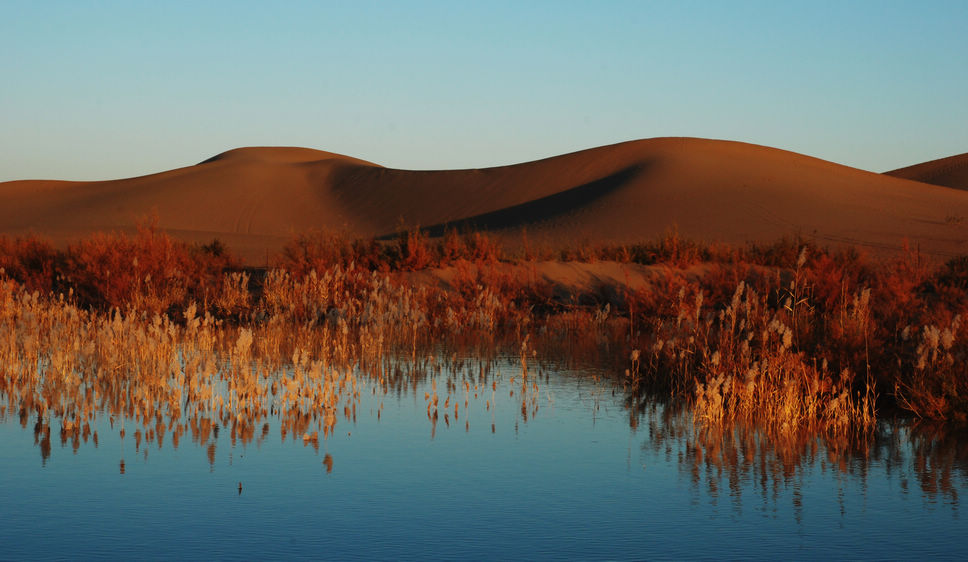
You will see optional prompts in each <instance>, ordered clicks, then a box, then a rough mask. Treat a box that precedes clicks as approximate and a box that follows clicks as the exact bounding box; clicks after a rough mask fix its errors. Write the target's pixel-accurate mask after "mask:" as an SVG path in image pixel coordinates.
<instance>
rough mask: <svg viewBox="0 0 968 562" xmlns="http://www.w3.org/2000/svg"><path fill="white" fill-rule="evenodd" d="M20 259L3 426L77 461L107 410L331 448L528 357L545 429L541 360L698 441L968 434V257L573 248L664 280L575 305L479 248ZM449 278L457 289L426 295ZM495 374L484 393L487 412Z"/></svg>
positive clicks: (102, 247) (404, 244)
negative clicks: (567, 368) (456, 381)
mask: <svg viewBox="0 0 968 562" xmlns="http://www.w3.org/2000/svg"><path fill="white" fill-rule="evenodd" d="M0 250H2V251H0V375H2V377H0V395H2V398H3V399H4V401H5V402H6V407H5V411H9V412H15V413H16V414H17V415H19V417H20V420H21V423H23V424H24V425H26V424H27V423H28V421H29V420H36V421H35V429H36V431H37V432H38V435H41V436H42V435H49V432H50V427H51V426H52V425H56V424H58V423H59V424H60V433H61V437H62V440H65V439H66V440H73V442H74V443H75V444H76V443H77V441H78V439H80V440H86V439H87V438H88V437H89V436H92V435H90V430H89V427H90V421H91V420H92V419H93V417H94V416H97V415H100V414H99V413H103V415H106V416H108V417H109V418H110V419H111V420H115V421H117V422H118V423H120V424H122V425H121V428H120V429H119V431H121V432H124V431H125V430H126V428H125V427H124V426H123V423H124V421H125V420H135V421H136V422H137V425H138V428H137V429H136V430H135V432H136V433H135V435H136V439H137V440H138V441H139V442H140V441H141V440H142V439H145V440H147V441H148V442H153V441H157V442H160V440H161V439H162V438H163V437H164V435H166V434H170V435H171V436H172V440H173V442H175V443H177V440H178V439H179V438H180V437H181V436H182V435H183V434H185V433H186V432H188V431H191V433H192V435H193V439H195V438H197V437H198V436H199V435H200V434H201V433H203V428H204V427H205V424H206V423H207V424H208V425H209V426H213V424H218V425H219V426H220V427H224V428H230V431H231V432H232V435H233V436H235V435H238V436H241V437H242V438H243V439H251V438H253V437H255V436H258V435H264V433H265V420H266V419H267V418H269V417H272V416H278V418H279V419H280V420H281V423H280V431H281V433H282V435H283V436H284V437H286V436H292V437H293V438H296V437H299V438H303V439H304V440H305V441H306V443H307V444H313V443H318V440H319V434H320V433H322V437H323V439H325V438H326V437H327V436H328V435H329V434H330V433H331V432H332V431H333V428H334V426H335V424H336V423H337V421H338V419H340V414H342V415H343V417H344V418H345V417H352V415H354V414H353V410H354V405H355V403H356V400H357V399H358V397H359V395H360V393H361V392H364V391H365V390H366V389H367V388H370V389H371V390H372V391H376V389H380V390H379V391H382V392H390V391H391V390H392V389H394V388H396V389H398V391H399V389H400V388H401V387H408V386H409V387H412V385H413V381H416V380H423V379H422V377H427V376H428V373H435V372H436V373H439V372H441V369H453V368H459V367H460V363H461V361H463V360H462V359H460V358H459V357H458V355H459V354H456V353H454V350H462V351H461V353H466V354H469V355H473V356H476V357H478V358H480V360H481V361H485V362H489V361H491V360H492V359H493V358H494V357H496V356H497V355H500V354H513V355H516V356H520V359H521V362H520V373H519V375H518V376H519V377H520V378H519V379H517V380H516V382H517V383H521V384H522V386H521V388H519V389H517V393H518V396H519V397H521V398H522V400H523V402H522V404H523V405H522V413H526V412H528V411H532V412H533V411H535V410H534V409H533V408H534V406H536V402H533V401H532V402H533V403H532V404H531V405H530V406H528V405H527V397H529V396H530V397H533V396H534V395H535V394H536V393H537V389H536V388H534V384H535V383H536V382H537V381H536V379H534V378H533V377H531V378H529V370H528V368H529V364H530V365H532V366H533V365H534V361H536V360H538V358H539V357H545V358H551V359H553V360H555V361H558V362H560V363H565V364H567V363H569V362H582V361H586V362H594V363H595V364H597V365H606V366H607V367H608V368H609V369H610V370H611V371H612V372H614V373H615V377H614V381H615V383H616V384H617V385H621V386H624V388H625V389H626V390H627V391H628V393H629V395H630V400H631V401H633V402H634V401H636V400H644V398H643V396H646V395H653V396H654V395H655V393H657V392H658V393H660V394H665V395H669V396H672V397H674V398H675V399H677V400H683V401H685V402H686V403H688V404H689V405H690V406H691V411H692V412H693V415H694V419H695V422H696V423H697V427H700V428H709V427H727V426H731V425H735V424H757V425H758V426H761V427H764V428H766V430H767V431H768V432H769V433H770V434H772V435H774V436H776V437H777V438H780V436H783V435H792V434H797V433H798V432H802V431H808V432H812V433H813V434H825V435H828V436H846V435H861V434H865V433H869V432H870V430H871V428H873V427H874V425H875V423H876V421H877V419H878V413H879V412H880V413H881V414H880V415H881V416H883V413H884V412H887V413H888V414H891V413H900V414H906V415H914V416H917V417H921V418H926V419H933V420H942V421H947V422H954V423H965V422H966V412H968V401H966V397H968V376H966V373H965V365H966V364H968V363H966V360H968V339H966V338H965V336H964V329H963V327H962V318H963V316H964V315H965V314H966V313H968V261H966V260H965V259H956V260H950V261H949V262H947V263H945V264H941V265H938V264H933V265H932V264H929V263H927V262H926V261H925V260H922V259H921V257H920V256H918V255H917V254H916V253H914V252H912V253H909V254H907V255H904V256H902V257H900V258H898V259H893V260H872V259H869V258H865V257H864V256H862V255H860V254H857V253H856V252H854V251H842V252H835V251H830V250H825V249H822V248H817V247H815V246H813V245H811V244H809V243H803V242H802V241H782V242H780V243H778V244H775V245H773V246H768V247H755V246H751V247H748V248H744V249H736V248H726V247H709V246H703V245H700V244H696V243H693V242H688V241H683V240H680V239H679V238H678V237H677V236H675V235H674V233H672V234H670V236H667V237H665V238H664V239H662V240H659V241H657V242H655V243H651V244H643V245H638V246H629V247H619V248H579V249H577V250H576V251H575V252H573V254H570V257H571V258H573V259H581V260H585V261H594V260H600V259H610V260H618V261H622V262H625V263H630V264H631V263H635V264H639V265H646V266H648V267H650V268H653V271H655V272H657V275H655V276H654V280H653V281H652V283H651V284H650V285H649V286H648V287H645V288H639V289H633V288H631V287H623V288H619V290H618V291H616V292H615V294H617V295H618V298H608V297H606V296H603V295H604V293H601V292H598V293H596V292H594V291H592V292H589V293H588V294H584V295H570V296H567V295H566V296H561V295H555V294H554V292H553V291H552V290H551V289H550V287H549V286H548V285H547V284H546V283H543V282H539V281H537V280H536V279H535V278H534V277H533V276H527V275H525V276H522V275H521V274H520V273H513V272H515V271H518V272H520V269H518V270H515V269H513V268H510V267H508V266H509V264H510V262H512V261H515V260H516V263H520V262H521V260H522V259H524V260H528V259H531V260H536V259H538V258H537V257H536V256H533V255H532V256H530V257H529V256H524V257H522V256H517V257H513V256H509V255H508V254H506V253H503V251H502V250H501V247H500V245H499V244H497V243H496V242H495V241H493V240H492V239H490V238H488V237H487V236H486V235H484V234H481V233H471V234H467V235H458V234H457V233H454V232H451V233H448V234H447V236H445V237H444V238H442V239H439V240H433V239H429V238H427V237H426V236H424V235H423V234H422V233H420V231H416V230H415V231H411V232H408V233H404V234H403V235H401V236H400V238H399V239H398V240H396V241H383V242H381V241H353V242H348V241H346V240H345V239H344V238H341V237H339V236H331V235H326V236H323V235H319V234H313V235H303V236H300V237H297V238H296V239H294V241H293V242H292V243H291V244H290V246H289V247H287V249H286V251H285V252H284V253H283V254H282V255H281V256H280V257H279V259H278V260H277V262H276V266H275V267H274V268H271V269H268V270H257V269H245V268H241V267H240V266H239V265H238V263H237V262H236V261H235V260H234V259H233V258H232V257H231V256H230V255H228V253H227V252H226V251H225V249H224V248H223V247H222V246H221V245H220V244H218V243H217V242H213V243H212V244H210V245H207V246H204V247H192V246H188V245H185V244H182V243H179V242H176V241H174V240H173V239H171V238H169V237H168V236H167V235H165V234H164V233H161V232H158V231H157V230H156V229H152V228H144V229H142V231H141V232H140V233H139V234H138V235H137V236H134V237H128V236H124V235H98V236H95V237H92V238H91V239H89V240H84V241H81V242H79V243H77V244H75V245H72V246H70V247H69V248H67V249H66V250H55V249H54V248H53V247H52V246H50V245H49V244H45V243H44V242H42V241H39V240H36V239H21V240H9V239H0ZM557 257H558V258H560V257H562V256H557ZM565 257H569V256H565ZM530 263H536V262H535V261H531V262H530ZM444 266H446V267H449V268H452V270H453V271H454V272H455V273H454V275H453V279H452V282H451V283H450V286H448V287H442V286H439V285H436V284H433V283H427V282H424V281H421V277H420V273H421V272H422V271H424V270H427V269H429V268H439V267H444ZM529 358H530V359H529ZM529 361H531V363H529ZM478 379H479V377H478ZM478 379H474V380H473V384H471V380H468V381H467V384H468V386H465V388H464V392H465V394H467V393H470V392H471V389H472V388H473V389H474V390H475V392H476V394H477V395H478V396H480V395H481V393H482V392H483V390H482V388H483V387H482V385H483V384H484V383H483V382H482V381H481V380H478ZM521 381H524V382H521ZM455 388H456V387H455ZM448 390H450V391H451V392H450V394H451V395H452V394H454V389H452V388H450V386H449V385H448ZM492 390H493V391H495V392H496V389H492ZM451 398H453V397H452V396H451ZM426 400H427V403H428V418H429V419H430V420H431V422H432V423H433V424H434V427H436V425H435V424H436V420H438V419H440V418H441V417H442V416H441V413H444V414H445V416H444V421H445V423H446V424H447V425H450V422H451V420H452V419H453V420H456V418H457V415H458V412H457V411H456V410H451V406H452V405H453V404H452V402H451V401H449V400H448V396H447V395H444V396H443V397H442V396H441V395H440V394H438V393H437V392H436V389H434V390H433V392H430V393H428V396H427V397H426ZM454 400H455V401H457V402H460V401H458V400H457V398H454ZM464 402H468V400H467V399H466V398H465V400H464ZM441 405H443V406H444V408H441ZM488 408H489V404H488V403H487V400H486V399H485V409H488ZM451 413H453V414H454V415H453V416H451V415H450V414H451ZM185 420H188V421H187V422H186V421H185ZM203 420H208V421H207V422H205V421H203ZM633 423H634V422H633ZM196 428H197V429H196ZM95 438H96V437H95Z"/></svg>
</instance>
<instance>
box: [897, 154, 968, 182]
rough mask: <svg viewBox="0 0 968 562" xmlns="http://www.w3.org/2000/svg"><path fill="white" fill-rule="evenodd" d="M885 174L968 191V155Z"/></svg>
mask: <svg viewBox="0 0 968 562" xmlns="http://www.w3.org/2000/svg"><path fill="white" fill-rule="evenodd" d="M884 173H885V174H886V175H888V176H893V177H896V178H904V179H907V180H914V181H920V182H924V183H930V184H933V185H943V186H945V187H954V188H956V189H966V190H968V154H958V155H956V156H949V157H947V158H939V159H938V160H931V161H930V162H923V163H921V164H915V165H913V166H908V167H906V168H899V169H897V170H892V171H890V172H884Z"/></svg>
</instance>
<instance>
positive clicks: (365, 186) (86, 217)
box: [0, 138, 968, 264]
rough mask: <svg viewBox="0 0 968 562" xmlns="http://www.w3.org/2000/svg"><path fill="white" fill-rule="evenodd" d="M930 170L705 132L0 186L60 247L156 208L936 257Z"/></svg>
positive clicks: (266, 157)
mask: <svg viewBox="0 0 968 562" xmlns="http://www.w3.org/2000/svg"><path fill="white" fill-rule="evenodd" d="M953 158H956V160H955V161H954V163H955V164H958V163H960V162H962V161H964V162H968V159H964V158H962V157H953ZM958 158H962V159H961V160H958ZM944 160H947V159H942V160H941V161H935V162H943V161H944ZM927 164H933V163H925V165H922V166H927ZM948 164H950V162H949V163H948ZM948 164H943V165H940V166H938V165H935V166H934V167H930V166H929V167H928V168H930V169H931V170H942V171H943V170H947V169H949V168H950V166H948ZM912 168H917V166H914V167H909V168H904V169H901V170H898V171H896V172H903V171H904V170H911V169H912ZM955 169H958V170H960V169H961V168H957V167H956V168H955ZM905 174H908V175H910V177H905ZM931 177H934V176H931ZM916 179H920V181H914V180H916ZM926 179H930V178H929V174H927V172H924V171H921V172H916V173H911V172H905V173H903V174H902V173H895V172H890V173H888V174H876V173H872V172H867V171H863V170H858V169H855V168H850V167H847V166H842V165H839V164H834V163H831V162H827V161H824V160H820V159H816V158H812V157H809V156H804V155H801V154H796V153H792V152H788V151H784V150H779V149H775V148H769V147H764V146H759V145H752V144H746V143H740V142H733V141H721V140H708V139H696V138H657V139H646V140H637V141H629V142H624V143H619V144H614V145H609V146H603V147H598V148H593V149H589V150H583V151H579V152H574V153H570V154H565V155H560V156H554V157H550V158H545V159H542V160H537V161H533V162H526V163H522V164H514V165H510V166H500V167H494V168H483V169H467V170H441V171H412V170H400V169H391V168H384V167H381V166H379V165H377V164H374V163H371V162H366V161H364V160H360V159H356V158H352V157H349V156H343V155H339V154H334V153H330V152H324V151H320V150H313V149H308V148H295V147H251V148H240V149H234V150H229V151H227V152H223V153H221V154H219V155H216V156H214V157H212V158H209V159H207V160H204V161H202V162H200V163H199V164H196V165H194V166H187V167H184V168H178V169H175V170H170V171H167V172H161V173H157V174H151V175H147V176H141V177H136V178H129V179H121V180H110V181H95V182H66V181H43V180H27V181H14V182H6V183H0V233H5V234H8V235H24V234H29V233H33V234H38V235H42V236H46V237H49V238H51V239H52V240H53V241H54V242H55V244H60V245H63V244H67V243H69V242H70V241H71V240H75V239H77V238H79V237H81V236H84V235H87V234H89V233H90V232H93V231H98V230H102V231H103V230H113V231H122V232H130V231H132V230H134V229H135V228H136V226H137V224H138V223H139V221H144V220H145V218H146V217H150V216H153V217H155V218H156V220H157V224H158V226H159V227H160V228H162V229H164V230H166V231H168V232H170V233H171V234H173V235H174V236H177V237H179V238H181V239H184V240H187V241H190V242H203V243H204V242H210V241H211V240H212V239H214V238H218V239H220V240H221V241H222V242H224V243H225V244H226V245H227V246H228V247H229V248H230V249H232V250H233V251H235V252H237V253H238V254H239V255H241V256H242V257H243V259H245V260H246V261H247V262H249V263H253V264H259V263H263V262H265V260H266V257H267V256H269V255H272V254H274V253H276V252H277V251H279V249H281V248H282V246H283V245H284V244H285V242H286V241H287V240H289V239H290V237H291V236H292V235H293V234H295V233H299V232H304V231H308V230H327V231H332V232H337V233H342V234H344V235H346V236H349V237H366V238H369V237H388V236H392V235H394V233H396V232H398V231H399V230H400V229H401V228H412V227H415V226H419V227H421V228H425V229H426V230H427V231H428V232H429V233H431V234H441V233H443V231H444V230H446V229H447V228H460V229H465V228H479V229H485V230H489V231H491V232H493V233H494V234H495V235H496V236H497V237H498V238H500V239H502V240H503V241H504V242H505V243H506V244H519V243H520V242H521V240H522V238H523V235H524V233H526V235H527V238H528V240H529V241H530V242H531V243H535V244H543V245H548V246H553V247H557V246H565V245H570V244H576V243H587V244H605V243H611V244H622V243H634V242H638V241H643V240H647V239H652V238H655V237H658V236H661V235H663V234H664V233H665V232H667V231H668V230H669V229H671V228H676V229H677V230H678V232H679V233H680V235H682V236H684V237H688V238H694V239H698V240H703V241H707V242H724V243H735V244H742V243H746V242H765V243H769V242H773V241H776V240H777V239H779V238H781V237H784V236H802V237H805V238H810V239H815V240H816V241H817V242H819V243H821V244H834V245H841V244H849V245H857V246H860V247H865V248H869V249H871V251H874V252H892V251H897V250H900V249H902V248H903V247H904V246H905V245H910V246H911V247H917V248H918V249H919V250H920V251H921V252H922V253H925V254H928V255H933V256H938V257H950V256H955V255H961V254H968V221H965V220H964V219H965V217H968V191H965V189H964V186H963V185H960V184H957V185H955V186H954V187H955V188H952V187H948V186H944V185H933V184H932V183H931V182H928V181H926Z"/></svg>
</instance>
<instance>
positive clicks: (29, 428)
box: [0, 359, 968, 560]
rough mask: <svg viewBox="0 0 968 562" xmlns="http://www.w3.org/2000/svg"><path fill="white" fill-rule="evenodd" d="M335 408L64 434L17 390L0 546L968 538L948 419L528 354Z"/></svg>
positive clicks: (753, 552)
mask: <svg viewBox="0 0 968 562" xmlns="http://www.w3.org/2000/svg"><path fill="white" fill-rule="evenodd" d="M434 396H436V402H435V400H434ZM0 398H3V400H0V403H3V404H6V403H7V398H6V397H3V396H0ZM336 411H337V415H336V416H335V419H332V420H328V421H327V420H323V419H322V418H321V417H317V418H310V419H303V420H302V421H301V422H299V423H294V422H293V421H292V420H291V419H289V420H288V421H287V418H286V415H287V414H286V413H285V411H282V412H280V410H279V409H273V410H271V411H270V412H269V414H268V416H266V417H265V419H264V420H260V421H259V422H258V423H256V424H255V425H254V426H246V427H242V426H241V425H240V424H236V423H235V422H233V421H232V420H228V421H226V419H225V418H220V417H219V416H218V415H216V414H214V413H213V414H212V416H211V418H204V417H202V418H198V419H195V420H191V419H187V418H188V417H189V416H190V414H187V413H186V414H184V416H183V418H182V419H178V420H171V419H164V420H161V423H155V424H147V425H146V424H144V423H140V422H138V421H135V420H134V419H124V418H123V417H117V418H112V417H111V416H110V415H109V414H107V413H102V414H99V415H97V416H95V421H94V422H93V423H92V424H91V426H90V428H89V431H80V430H75V431H68V432H65V433H64V434H63V435H64V438H63V440H62V438H61V435H62V434H61V432H60V425H59V424H58V423H57V420H49V421H48V422H49V425H48V427H47V428H45V427H44V424H45V423H48V422H43V423H40V424H38V423H37V419H36V416H35V415H34V414H32V413H28V414H29V415H27V416H25V417H23V418H22V417H21V416H20V414H19V412H17V411H15V408H13V407H11V406H9V405H8V406H7V407H6V408H5V409H4V410H3V416H2V421H0V483H2V484H0V514H2V516H3V525H2V526H0V558H2V559H18V560H23V559H58V558H61V559H62V558H75V559H76V558H110V559H126V558H152V559H176V558H188V559H253V558H258V559H291V558H326V559H365V560H372V559H419V560H425V559H457V558H460V559H581V560H591V559H682V558H759V559H779V558H784V559H787V558H810V559H816V558H836V559H845V558H846V559H856V558H868V559H870V558H878V559H887V558H890V559H913V558H918V559H923V558H949V559H958V558H961V559H964V558H966V557H968V542H966V541H965V539H964V537H965V536H966V531H968V520H963V519H962V516H961V512H960V510H961V504H960V500H961V499H962V498H963V497H964V496H965V494H968V439H966V438H965V437H964V436H963V435H958V434H954V433H951V432H949V431H942V430H936V429H934V430H933V429H931V428H927V427H922V426H917V425H915V424H912V423H909V422H897V423H893V424H889V423H884V422H882V423H881V424H880V425H879V426H878V429H877V431H876V432H875V433H874V434H872V435H869V436H867V437H865V438H861V439H859V440H857V441H856V442H852V443H831V442H829V441H826V440H824V439H823V438H822V437H818V436H788V437H787V438H778V437H776V436H772V437H771V436H769V435H766V434H765V433H763V432H761V431H759V430H758V429H757V428H756V427H733V428H730V429H729V430H726V431H723V430H715V431H713V430H709V429H708V428H707V429H705V430H704V429H703V428H695V427H693V425H692V421H691V417H690V415H689V412H688V410H687V409H685V408H683V407H679V406H674V405H669V404H668V403H665V401H663V400H657V399H655V398H654V397H653V398H634V397H630V396H628V395H627V394H626V393H625V392H624V391H623V388H622V385H621V380H620V377H616V376H615V375H614V374H610V373H609V372H607V371H606V370H596V369H595V368H564V367H555V366H551V365H544V366H543V367H540V368H539V367H538V366H537V365H533V366H532V367H531V371H530V372H529V373H528V375H527V377H525V376H524V373H523V369H522V365H521V363H520V362H519V361H518V360H517V359H500V360H496V361H476V360H473V359H469V360H467V361H465V362H462V363H459V364H450V363H448V364H446V365H445V366H444V367H438V368H436V369H427V370H424V371H420V372H414V373H408V372H405V371H404V372H398V373H397V375H396V376H394V377H392V378H389V379H388V380H386V381H383V382H378V381H375V380H373V379H368V378H365V377H361V378H360V382H359V387H358V389H357V392H355V393H349V394H346V395H343V396H341V398H340V400H339V407H338V408H337V410H336ZM48 428H49V429H50V433H49V441H48V439H47V435H48V434H47V429H48ZM122 428H123V430H124V432H125V436H124V438H122V437H121V431H122ZM283 429H285V434H283ZM149 431H150V432H151V433H149ZM135 432H138V433H137V434H136V433H135ZM313 433H316V435H315V436H314V435H313ZM95 434H96V435H97V437H96V441H95V437H94V435H95ZM176 436H177V437H176Z"/></svg>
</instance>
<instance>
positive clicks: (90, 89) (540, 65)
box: [0, 0, 968, 180]
mask: <svg viewBox="0 0 968 562" xmlns="http://www.w3.org/2000/svg"><path fill="white" fill-rule="evenodd" d="M656 136H698V137H709V138H723V139H733V140H742V141H747V142H753V143H757V144H765V145H770V146H775V147H779V148H784V149H788V150H793V151H796V152H801V153H804V154H809V155H811V156H817V157H820V158H825V159H828V160H832V161H835V162H840V163H843V164H848V165H852V166H857V167H860V168H864V169H868V170H873V171H884V170H887V169H892V168H895V167H900V166H903V165H907V164H912V163H916V162H919V161H923V160H929V159H934V158H939V157H942V156H948V155H951V154H957V153H962V152H968V1H964V0H957V1H953V2H940V1H937V2H930V1H929V2H914V1H912V2H893V1H875V2H861V1H835V2H820V1H816V0H810V1H805V2H792V1H786V0H784V1H766V2H725V1H709V2H688V1H684V0H676V1H672V2H649V1H628V2H620V1H613V2H592V1H589V2H569V1H560V0H559V1H549V2H528V1H517V2H497V1H493V0H492V1H488V2H470V1H466V2H465V1H453V0H451V1H441V2H389V1H386V2H360V1H345V2H280V3H278V4H277V3H271V2H266V1H253V2H247V1H241V0H236V1H233V2H211V1H205V0H196V1H194V2H170V1H166V2H154V1H139V0H127V1H122V2H93V1H83V0H71V1H65V2H55V1H50V0H43V1H41V0H27V1H12V0H0V180H10V179H25V178H58V179H107V178H115V177H127V176H133V175H140V174H145V173H150V172H156V171H162V170H166V169H170V168H175V167H179V166H184V165H189V164H194V163H196V162H198V161H201V160H203V159H205V158H208V157H209V156H212V155H214V154H217V153H219V152H222V151H224V150H227V149H230V148H234V147H239V146H252V145H295V146H306V147H311V148H318V149H322V150H328V151H333V152H339V153H343V154H348V155H352V156H356V157H359V158H364V159H367V160H371V161H374V162H377V163H380V164H383V165H386V166H393V167H402V168H411V169H439V168H464V167H484V166H493V165H500V164H511V163H515V162H523V161H528V160H533V159H536V158H541V157H545V156H552V155H556V154H561V153H565V152H570V151H574V150H579V149H583V148H591V147H594V146H599V145H603V144H610V143H614V142H619V141H624V140H630V139H637V138H649V137H656Z"/></svg>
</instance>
